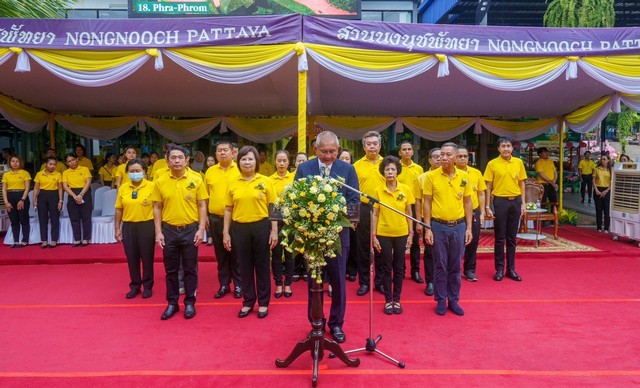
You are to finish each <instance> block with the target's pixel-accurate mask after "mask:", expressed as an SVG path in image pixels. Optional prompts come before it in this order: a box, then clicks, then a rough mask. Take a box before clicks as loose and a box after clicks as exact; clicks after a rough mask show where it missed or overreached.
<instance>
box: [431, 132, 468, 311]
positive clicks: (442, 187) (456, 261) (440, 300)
mask: <svg viewBox="0 0 640 388" xmlns="http://www.w3.org/2000/svg"><path fill="white" fill-rule="evenodd" d="M457 155H458V146H457V145H456V144H454V143H444V144H443V145H442V147H441V153H440V163H441V167H440V168H438V169H436V170H434V171H432V172H431V173H429V174H427V177H426V179H425V182H424V198H423V200H424V209H423V210H424V221H425V223H426V224H427V225H430V227H431V228H430V229H427V230H426V232H425V237H426V240H427V244H429V245H433V261H434V271H433V280H434V284H435V293H434V298H435V300H436V302H437V306H436V314H438V315H444V314H445V313H446V312H447V299H448V300H449V310H451V311H452V312H453V313H454V314H456V315H464V310H463V309H462V308H461V307H460V304H459V303H458V302H459V300H460V286H461V278H460V260H461V258H462V254H463V253H464V247H465V245H467V244H469V243H470V242H471V240H472V238H473V235H472V232H471V224H472V218H473V205H472V201H471V196H472V195H473V194H474V192H473V189H472V187H471V184H470V179H469V175H468V174H467V173H466V172H464V171H462V170H459V169H457V168H456V159H457Z"/></svg>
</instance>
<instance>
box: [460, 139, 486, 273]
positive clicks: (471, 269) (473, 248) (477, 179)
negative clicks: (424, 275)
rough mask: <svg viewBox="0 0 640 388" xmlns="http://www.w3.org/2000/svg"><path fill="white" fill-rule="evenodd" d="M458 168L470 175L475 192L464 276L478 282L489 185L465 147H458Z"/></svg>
mask: <svg viewBox="0 0 640 388" xmlns="http://www.w3.org/2000/svg"><path fill="white" fill-rule="evenodd" d="M456 168H457V169H458V170H461V171H464V172H466V173H467V175H469V185H470V186H471V189H472V190H473V194H471V206H472V208H473V225H472V227H471V233H472V234H473V239H472V240H471V243H469V245H467V246H466V247H465V248H464V269H463V272H462V276H464V278H466V279H467V280H468V281H470V282H477V281H478V277H477V276H476V262H477V250H478V243H479V242H480V226H481V225H482V224H483V223H484V215H485V212H484V204H485V202H486V200H485V191H486V190H487V185H486V183H484V179H483V178H482V173H481V172H480V171H479V170H477V169H475V168H473V167H471V166H469V151H468V150H467V149H466V148H464V147H459V148H458V160H457V162H456Z"/></svg>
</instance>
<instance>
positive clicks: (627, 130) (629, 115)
mask: <svg viewBox="0 0 640 388" xmlns="http://www.w3.org/2000/svg"><path fill="white" fill-rule="evenodd" d="M638 122H640V117H639V116H638V113H636V112H635V111H634V110H632V109H629V108H628V107H626V106H623V107H622V111H621V112H620V113H618V125H617V129H616V131H617V132H618V141H619V142H620V146H621V147H622V153H623V154H626V153H627V145H628V144H629V137H631V136H632V135H633V129H634V128H635V125H636V123H638Z"/></svg>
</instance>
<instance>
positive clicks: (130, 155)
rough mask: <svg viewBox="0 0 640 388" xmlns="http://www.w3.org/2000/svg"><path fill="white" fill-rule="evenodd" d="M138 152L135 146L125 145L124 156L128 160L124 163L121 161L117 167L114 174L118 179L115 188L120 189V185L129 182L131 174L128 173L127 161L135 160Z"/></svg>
mask: <svg viewBox="0 0 640 388" xmlns="http://www.w3.org/2000/svg"><path fill="white" fill-rule="evenodd" d="M137 156H138V155H137V152H136V149H135V148H133V146H126V147H124V157H125V158H126V161H124V162H123V163H121V164H120V165H119V166H118V168H117V169H116V174H115V176H114V178H115V180H116V185H115V188H116V189H119V188H120V186H122V185H123V184H125V183H127V182H129V175H128V174H127V171H126V169H127V162H129V161H130V160H133V159H135V158H136V157H137Z"/></svg>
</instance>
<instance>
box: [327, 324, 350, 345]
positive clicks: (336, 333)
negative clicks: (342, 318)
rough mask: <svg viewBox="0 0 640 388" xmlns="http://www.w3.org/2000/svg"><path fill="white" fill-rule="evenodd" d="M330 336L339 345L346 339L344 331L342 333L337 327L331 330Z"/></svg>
mask: <svg viewBox="0 0 640 388" xmlns="http://www.w3.org/2000/svg"><path fill="white" fill-rule="evenodd" d="M331 335H332V336H333V339H334V340H335V341H336V342H337V343H339V344H341V343H343V342H344V341H345V340H346V339H347V336H346V335H345V334H344V331H342V328H341V327H338V326H336V327H332V328H331Z"/></svg>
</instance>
